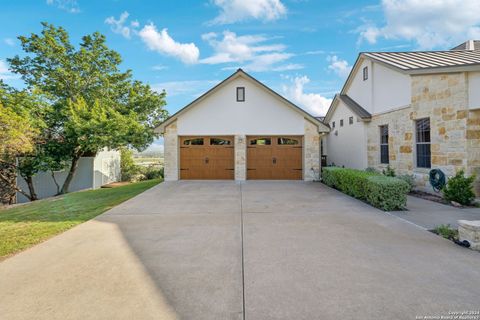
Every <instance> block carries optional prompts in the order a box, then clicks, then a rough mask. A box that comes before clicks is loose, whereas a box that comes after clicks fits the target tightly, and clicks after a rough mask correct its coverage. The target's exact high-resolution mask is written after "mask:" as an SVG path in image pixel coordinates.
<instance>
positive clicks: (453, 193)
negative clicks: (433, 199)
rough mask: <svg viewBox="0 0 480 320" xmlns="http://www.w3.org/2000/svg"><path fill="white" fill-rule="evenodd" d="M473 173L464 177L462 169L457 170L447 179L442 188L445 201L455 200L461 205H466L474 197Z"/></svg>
mask: <svg viewBox="0 0 480 320" xmlns="http://www.w3.org/2000/svg"><path fill="white" fill-rule="evenodd" d="M474 181H475V175H472V176H470V177H465V172H464V171H463V170H460V171H458V172H457V173H456V174H455V176H454V177H452V178H450V179H448V182H447V185H446V186H445V187H444V188H443V190H442V191H443V197H444V198H445V200H447V201H455V202H458V203H460V204H461V205H464V206H468V205H470V204H471V203H472V201H473V200H474V199H475V193H474V192H473V182H474Z"/></svg>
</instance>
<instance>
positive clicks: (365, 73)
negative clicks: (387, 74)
mask: <svg viewBox="0 0 480 320" xmlns="http://www.w3.org/2000/svg"><path fill="white" fill-rule="evenodd" d="M367 79H368V67H364V68H363V81H365V80H367Z"/></svg>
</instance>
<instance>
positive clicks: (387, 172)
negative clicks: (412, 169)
mask: <svg viewBox="0 0 480 320" xmlns="http://www.w3.org/2000/svg"><path fill="white" fill-rule="evenodd" d="M382 174H383V175H384V176H387V177H395V176H396V174H395V169H393V168H392V167H390V165H388V166H387V167H386V168H385V169H383V170H382Z"/></svg>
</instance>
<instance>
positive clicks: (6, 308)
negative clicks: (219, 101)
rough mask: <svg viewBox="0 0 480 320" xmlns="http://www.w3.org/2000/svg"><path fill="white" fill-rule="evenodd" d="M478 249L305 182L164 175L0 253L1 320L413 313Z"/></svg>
mask: <svg viewBox="0 0 480 320" xmlns="http://www.w3.org/2000/svg"><path fill="white" fill-rule="evenodd" d="M479 265H480V254H478V253H476V252H473V251H470V250H468V249H463V248H460V247H458V246H456V245H454V244H453V243H451V242H449V241H446V240H444V239H442V238H440V237H438V236H435V235H433V234H431V233H429V232H426V231H424V230H422V229H420V228H417V227H416V226H414V225H412V224H409V223H407V222H405V221H403V220H400V219H398V218H396V217H394V216H391V215H388V214H386V213H383V212H381V211H378V210H375V209H373V208H372V207H370V206H368V205H366V204H364V203H362V202H359V201H356V200H354V199H352V198H350V197H347V196H345V195H343V194H341V193H339V192H337V191H335V190H332V189H329V188H327V187H325V186H323V185H321V184H319V183H304V182H262V181H259V182H253V181H252V182H247V183H243V184H238V183H235V182H196V181H193V182H175V183H174V182H172V183H163V184H160V185H158V186H156V187H154V188H152V189H150V190H148V191H147V192H145V193H143V194H141V195H139V196H137V197H136V198H133V199H131V200H129V201H128V202H126V203H124V204H122V205H120V206H118V207H116V208H114V209H112V210H111V211H109V212H108V213H106V214H104V215H101V216H99V217H98V218H97V219H94V220H92V221H89V222H87V223H84V224H82V225H80V226H78V227H76V228H73V229H72V230H70V231H67V232H65V233H64V234H62V235H60V236H57V237H55V238H53V239H51V240H49V241H46V242H44V243H42V244H40V245H38V246H36V247H34V248H32V249H30V250H27V251H25V252H23V253H20V254H18V255H16V256H14V257H12V258H9V259H7V260H5V261H3V262H1V263H0V310H1V313H0V318H1V319H62V320H64V319H249V320H250V319H415V317H416V316H419V317H421V316H440V315H447V314H448V312H458V311H467V310H471V311H474V310H479V309H480V299H479V297H480V268H479V267H478V266H479Z"/></svg>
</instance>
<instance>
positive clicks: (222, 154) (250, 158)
mask: <svg viewBox="0 0 480 320" xmlns="http://www.w3.org/2000/svg"><path fill="white" fill-rule="evenodd" d="M234 140H235V139H234V137H233V136H192V137H180V138H179V142H180V155H179V156H180V179H183V180H203V179H206V180H217V179H227V180H231V179H234V177H235V172H234V171H235V151H234V150H235V145H234ZM302 141H303V139H302V137H301V136H247V137H246V154H247V157H246V158H247V159H246V170H247V179H249V180H255V179H262V180H300V179H302V178H303V174H302V173H303V166H302V163H303V161H302V159H303V156H302Z"/></svg>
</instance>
